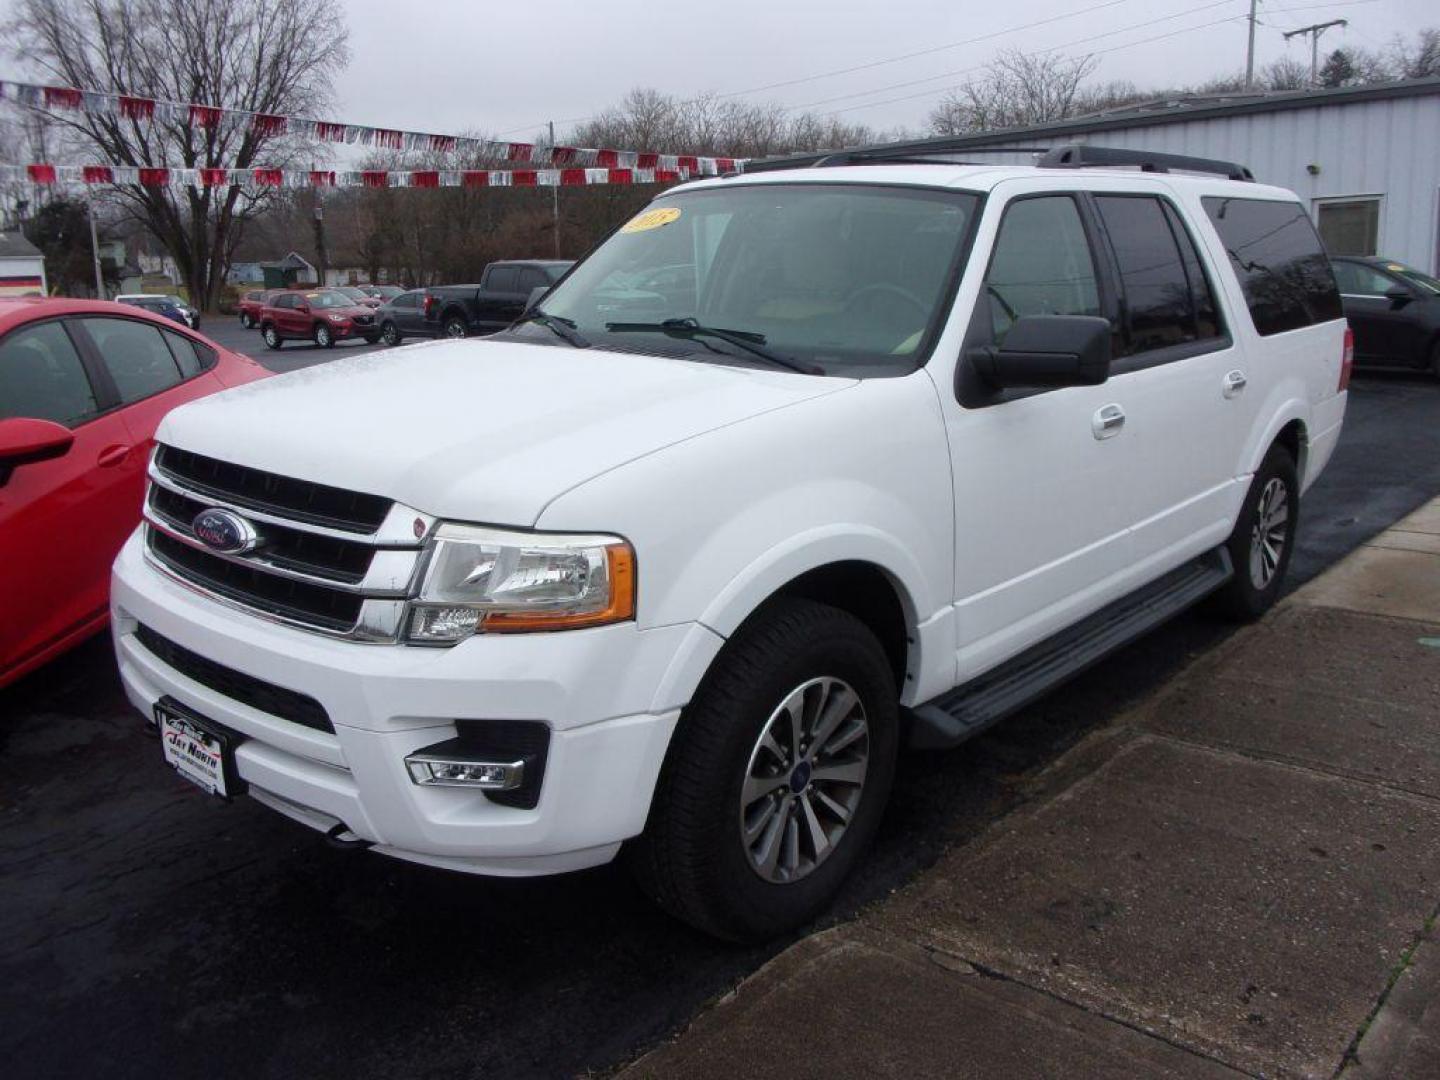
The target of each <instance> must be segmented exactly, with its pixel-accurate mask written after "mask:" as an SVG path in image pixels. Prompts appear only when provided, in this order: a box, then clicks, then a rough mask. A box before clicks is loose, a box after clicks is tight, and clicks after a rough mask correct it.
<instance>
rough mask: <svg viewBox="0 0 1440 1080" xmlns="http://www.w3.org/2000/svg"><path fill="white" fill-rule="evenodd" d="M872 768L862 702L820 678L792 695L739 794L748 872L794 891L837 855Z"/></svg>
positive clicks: (840, 684)
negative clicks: (791, 886) (792, 887)
mask: <svg viewBox="0 0 1440 1080" xmlns="http://www.w3.org/2000/svg"><path fill="white" fill-rule="evenodd" d="M869 761H870V726H869V722H868V718H867V717H866V714H865V706H864V704H863V703H862V702H861V700H860V696H859V695H858V694H857V693H856V692H855V691H854V689H853V688H851V686H850V685H849V684H848V683H846V682H844V681H843V680H841V679H836V678H831V677H828V676H826V677H822V678H817V679H811V680H809V681H808V682H805V683H802V684H801V685H799V686H797V687H796V688H795V689H794V690H792V691H790V693H788V694H787V695H786V696H785V698H784V700H782V701H781V702H780V704H779V705H778V706H776V708H775V711H774V712H772V713H771V714H770V718H769V719H768V720H767V721H766V722H765V726H764V728H762V729H761V731H760V737H759V738H758V739H757V740H756V742H755V746H754V748H753V749H752V750H751V751H750V761H749V764H748V766H747V767H746V771H745V782H744V784H743V785H742V786H741V789H740V807H739V810H740V813H739V827H740V841H741V844H742V845H743V846H744V849H745V854H746V858H747V859H748V860H749V863H750V867H751V869H753V870H754V871H755V873H757V874H759V875H760V877H762V878H763V879H765V880H766V881H769V882H773V883H775V884H788V883H790V882H794V881H799V880H800V879H801V878H803V877H805V876H806V875H808V874H810V873H811V872H813V871H814V870H815V869H816V868H817V867H819V866H820V865H821V864H822V863H823V862H824V861H825V860H826V859H827V858H829V857H830V855H831V854H832V853H833V852H834V851H835V848H836V846H837V845H838V844H839V843H840V840H841V838H842V837H843V836H844V835H845V831H846V829H848V828H849V826H850V822H851V821H852V820H853V819H854V816H855V812H856V810H857V809H858V808H859V806H860V799H861V796H862V795H863V794H864V790H865V772H866V768H867V766H868V764H869Z"/></svg>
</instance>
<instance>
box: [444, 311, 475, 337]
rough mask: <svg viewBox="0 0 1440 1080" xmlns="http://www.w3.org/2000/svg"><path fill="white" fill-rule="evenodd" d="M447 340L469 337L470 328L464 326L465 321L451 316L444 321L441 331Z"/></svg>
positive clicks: (457, 316)
mask: <svg viewBox="0 0 1440 1080" xmlns="http://www.w3.org/2000/svg"><path fill="white" fill-rule="evenodd" d="M441 332H442V333H443V334H444V335H445V336H446V337H448V338H463V337H469V336H470V328H469V327H468V326H466V325H465V320H464V319H462V318H461V317H460V316H459V315H451V316H450V317H449V318H448V319H446V320H445V325H444V327H443V328H442V331H441Z"/></svg>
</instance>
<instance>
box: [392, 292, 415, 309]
mask: <svg viewBox="0 0 1440 1080" xmlns="http://www.w3.org/2000/svg"><path fill="white" fill-rule="evenodd" d="M419 300H420V297H418V296H416V295H415V294H414V293H403V294H401V295H400V296H397V297H395V299H394V300H391V301H390V303H392V304H393V305H395V306H396V307H407V308H408V307H414V306H415V305H416V304H417V303H418V302H419Z"/></svg>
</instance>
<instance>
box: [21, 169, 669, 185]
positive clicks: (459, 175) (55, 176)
mask: <svg viewBox="0 0 1440 1080" xmlns="http://www.w3.org/2000/svg"><path fill="white" fill-rule="evenodd" d="M695 175H696V174H694V173H692V171H691V170H690V169H578V168H577V169H432V170H423V169H422V170H416V171H411V172H389V171H379V170H362V171H359V172H353V171H352V172H341V171H331V170H323V169H322V170H315V169H169V168H161V169H153V168H143V167H138V166H134V165H43V164H35V165H0V183H31V184H47V185H48V184H66V185H70V184H90V185H104V184H138V185H140V186H141V187H156V188H161V187H170V186H176V187H184V186H187V185H191V186H194V187H227V186H229V185H231V184H234V185H237V186H240V187H247V188H279V187H283V188H360V187H365V188H399V187H411V188H442V187H467V188H498V187H590V186H594V185H597V184H673V183H677V182H679V181H681V180H690V179H693V178H694V176H695Z"/></svg>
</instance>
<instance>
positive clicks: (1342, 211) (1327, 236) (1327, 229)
mask: <svg viewBox="0 0 1440 1080" xmlns="http://www.w3.org/2000/svg"><path fill="white" fill-rule="evenodd" d="M1315 221H1316V223H1317V224H1318V225H1319V227H1320V239H1322V240H1324V241H1325V249H1326V250H1327V251H1328V252H1329V253H1330V254H1331V255H1378V254H1379V247H1378V245H1379V241H1380V197H1379V196H1378V195H1375V196H1371V197H1369V198H1364V199H1333V200H1326V201H1324V202H1317V203H1316V204H1315Z"/></svg>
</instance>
